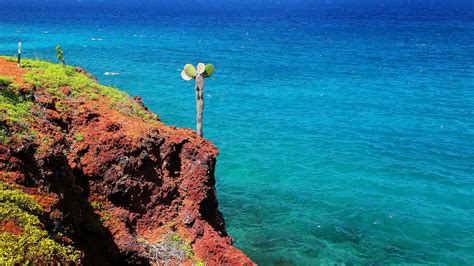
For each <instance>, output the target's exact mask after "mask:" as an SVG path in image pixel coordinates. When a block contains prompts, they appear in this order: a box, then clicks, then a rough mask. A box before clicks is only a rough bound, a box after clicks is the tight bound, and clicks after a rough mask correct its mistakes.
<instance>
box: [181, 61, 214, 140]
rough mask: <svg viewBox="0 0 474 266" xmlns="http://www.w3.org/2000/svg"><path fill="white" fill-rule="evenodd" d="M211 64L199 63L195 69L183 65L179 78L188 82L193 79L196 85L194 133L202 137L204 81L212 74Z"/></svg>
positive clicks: (188, 65) (191, 66) (212, 66)
mask: <svg viewBox="0 0 474 266" xmlns="http://www.w3.org/2000/svg"><path fill="white" fill-rule="evenodd" d="M214 70H215V68H214V65H213V64H207V65H206V64H203V63H199V64H198V65H197V69H196V68H195V67H194V66H193V65H191V64H186V65H184V68H183V71H181V77H182V78H183V79H184V80H186V81H188V80H192V79H194V81H195V83H196V131H197V134H198V135H199V136H201V137H202V115H203V111H204V79H205V78H209V77H211V76H212V74H213V73H214Z"/></svg>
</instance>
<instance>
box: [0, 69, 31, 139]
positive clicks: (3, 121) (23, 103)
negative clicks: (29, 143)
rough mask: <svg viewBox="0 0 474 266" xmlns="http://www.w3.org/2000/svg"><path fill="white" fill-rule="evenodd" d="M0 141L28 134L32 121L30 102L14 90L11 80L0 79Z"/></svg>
mask: <svg viewBox="0 0 474 266" xmlns="http://www.w3.org/2000/svg"><path fill="white" fill-rule="evenodd" d="M0 83H1V84H0V87H1V86H5V87H2V88H0V143H2V144H6V143H8V142H9V141H10V140H11V138H12V137H17V138H20V139H21V138H23V137H25V136H27V135H29V127H30V123H31V121H32V115H31V107H32V105H33V104H32V103H31V102H29V101H27V100H26V99H25V97H23V96H22V95H19V94H17V93H15V92H14V90H13V89H12V84H14V83H13V81H12V79H10V80H8V79H6V78H1V79H0Z"/></svg>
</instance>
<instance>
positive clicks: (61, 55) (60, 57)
mask: <svg viewBox="0 0 474 266" xmlns="http://www.w3.org/2000/svg"><path fill="white" fill-rule="evenodd" d="M54 50H55V51H56V53H57V58H58V61H59V63H61V65H63V66H64V65H66V62H64V51H63V49H62V48H61V46H60V45H59V44H58V45H57V46H56V48H54Z"/></svg>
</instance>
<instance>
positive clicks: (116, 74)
mask: <svg viewBox="0 0 474 266" xmlns="http://www.w3.org/2000/svg"><path fill="white" fill-rule="evenodd" d="M104 75H106V76H118V75H120V73H119V72H105V73H104Z"/></svg>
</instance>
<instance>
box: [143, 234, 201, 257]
mask: <svg viewBox="0 0 474 266" xmlns="http://www.w3.org/2000/svg"><path fill="white" fill-rule="evenodd" d="M140 242H141V243H142V244H143V245H144V246H145V248H146V249H147V254H148V257H149V258H150V259H151V260H152V261H154V262H156V263H158V264H160V263H165V264H168V263H169V262H171V261H174V262H183V261H184V260H185V259H186V258H188V259H192V258H193V256H194V253H193V249H192V247H191V245H190V244H189V243H187V242H186V241H184V240H183V239H182V238H181V237H180V236H179V235H178V234H176V233H175V232H170V233H168V234H166V235H165V236H164V238H163V240H161V241H158V242H156V243H148V242H147V241H144V240H142V241H140Z"/></svg>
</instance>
